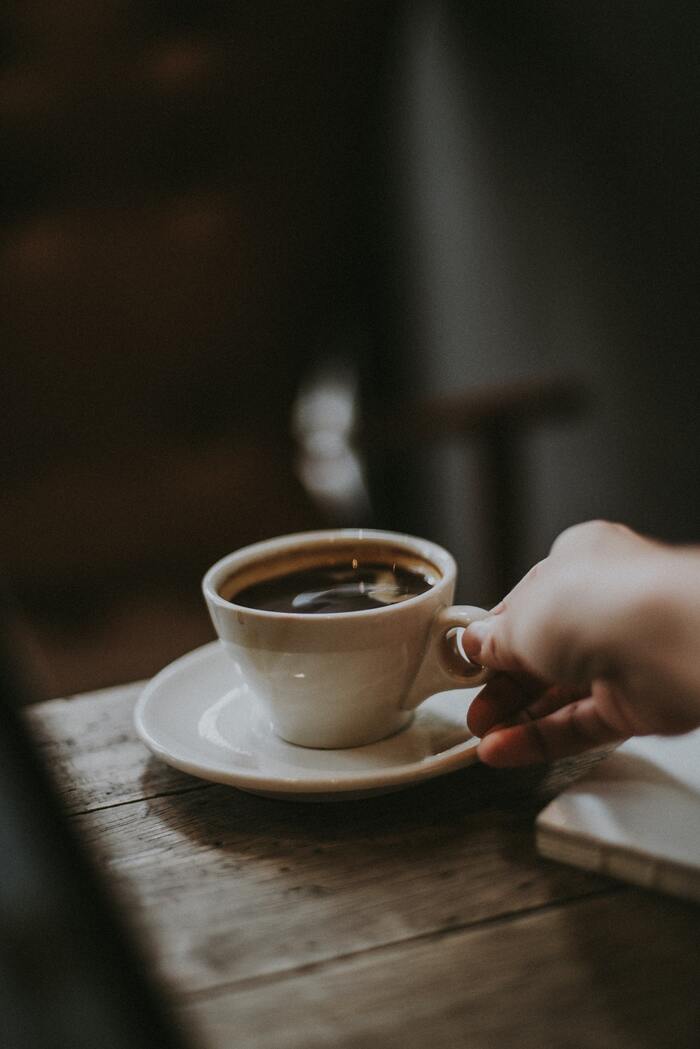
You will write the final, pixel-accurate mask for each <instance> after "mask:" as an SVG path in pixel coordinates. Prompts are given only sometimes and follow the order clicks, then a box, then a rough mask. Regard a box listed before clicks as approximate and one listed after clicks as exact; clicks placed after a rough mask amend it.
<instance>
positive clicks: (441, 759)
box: [133, 640, 479, 795]
mask: <svg viewBox="0 0 700 1049" xmlns="http://www.w3.org/2000/svg"><path fill="white" fill-rule="evenodd" d="M222 648H223V646H222V643H221V641H219V640H215V641H211V642H209V643H207V644H205V645H202V646H200V647H198V648H195V649H192V650H191V651H190V652H187V653H185V654H184V655H182V656H179V657H178V658H177V659H175V660H173V661H172V662H171V663H169V664H168V665H167V666H165V667H163V669H162V670H160V671H158V673H157V674H155V675H154V677H152V678H151V679H150V681H148V683H147V684H146V685H145V687H144V688H143V689H142V690H141V692H140V693H139V696H138V699H137V700H136V704H135V706H134V715H133V720H134V727H135V730H136V733H137V735H138V737H139V739H140V740H141V741H142V742H143V743H144V744H145V745H146V747H148V749H149V750H150V751H151V753H152V754H153V755H154V756H155V757H157V758H159V759H160V760H161V761H163V762H165V764H167V765H169V766H170V767H172V768H175V769H178V770H179V771H181V772H185V773H187V774H188V775H191V776H195V777H196V778H198V779H202V780H206V781H207V782H211V783H219V784H223V785H225V786H232V787H237V788H239V789H240V790H247V791H251V792H256V791H260V792H269V793H270V794H271V795H274V794H278V795H279V794H284V795H293V794H304V795H308V794H319V795H321V794H333V795H338V794H345V793H356V792H358V791H377V790H381V789H382V788H387V790H390V789H392V788H400V787H403V786H410V785H413V784H417V783H420V782H423V781H424V780H428V779H433V778H435V777H437V776H442V775H445V774H447V773H449V772H453V771H457V770H458V769H461V768H465V767H466V766H468V765H471V764H472V763H473V762H475V761H477V760H478V758H477V754H476V748H477V745H478V742H479V740H478V738H477V737H475V736H472V737H471V738H470V739H467V740H463V741H462V742H461V743H457V744H455V745H454V746H453V747H449V748H447V750H445V751H443V752H442V753H441V754H439V755H433V757H429V758H424V759H422V760H420V761H413V762H410V763H409V764H405V765H399V766H396V767H395V768H391V769H387V768H382V767H381V766H380V767H377V768H376V769H373V770H371V771H365V772H340V773H335V774H333V773H331V772H329V773H328V774H327V775H325V776H323V777H318V778H313V779H309V778H307V777H304V776H284V775H280V776H274V775H270V774H269V773H267V774H266V773H264V772H259V773H254V772H248V771H244V770H242V769H241V770H237V769H234V770H232V769H230V768H226V767H224V766H222V765H218V764H217V763H216V762H211V763H207V764H206V765H202V764H201V763H199V762H197V761H193V760H192V759H191V758H188V757H187V756H186V754H183V753H182V752H179V751H178V749H177V748H174V749H173V748H170V747H164V746H163V745H162V744H161V743H160V742H159V741H158V740H157V739H156V738H155V737H154V736H153V735H152V734H151V732H149V730H148V729H147V728H146V725H145V721H144V715H145V713H146V711H147V708H148V706H149V703H150V702H151V701H152V697H153V696H154V694H156V693H157V692H160V690H161V689H162V688H163V687H164V686H167V682H168V681H169V679H170V678H173V677H177V676H178V675H179V673H180V672H181V671H182V670H183V669H184V668H185V667H187V668H191V667H192V665H193V664H195V665H196V664H199V663H204V662H206V661H208V660H210V659H211V658H212V657H214V655H217V654H220V653H221V651H222ZM429 703H430V699H428V700H426V701H425V704H426V705H427V704H429ZM414 723H415V722H412V723H411V725H408V726H406V728H405V729H403V730H402V732H410V731H411V729H412V725H413V724H414ZM385 742H386V741H385V740H379V741H378V742H376V743H372V744H368V747H380V746H382V744H383V743H385ZM289 745H290V746H291V744H289ZM304 749H307V748H304ZM308 749H309V751H310V752H312V753H313V751H314V749H315V748H308ZM362 749H365V748H362ZM318 752H319V753H324V754H327V753H329V752H328V751H323V750H319V751H318Z"/></svg>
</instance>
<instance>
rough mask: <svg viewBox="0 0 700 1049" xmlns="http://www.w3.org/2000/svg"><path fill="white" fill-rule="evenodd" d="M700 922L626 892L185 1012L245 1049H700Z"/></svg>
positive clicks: (224, 1041) (316, 970)
mask: <svg viewBox="0 0 700 1049" xmlns="http://www.w3.org/2000/svg"><path fill="white" fill-rule="evenodd" d="M699 933H700V914H698V911H697V910H695V909H691V908H689V907H688V906H687V905H683V904H679V903H675V902H672V901H670V900H666V899H663V898H661V897H652V898H650V897H646V896H644V895H643V894H642V893H638V892H637V891H636V890H623V891H621V892H620V893H618V894H614V895H612V896H610V897H606V898H603V899H595V900H585V901H579V902H577V903H576V904H573V905H569V906H566V907H559V906H557V907H554V908H551V909H546V910H544V911H540V912H538V913H536V914H532V915H524V916H521V917H516V918H514V919H512V920H509V921H499V922H495V923H490V924H488V925H486V926H484V927H480V928H476V929H467V930H460V931H458V932H456V933H453V934H449V933H448V934H439V935H435V936H433V937H426V938H423V939H420V940H418V941H415V942H412V943H408V944H401V945H399V946H391V947H388V948H384V949H378V950H376V951H371V952H366V953H364V954H362V955H359V956H354V957H350V958H343V959H340V960H338V961H337V962H335V963H331V964H329V965H325V966H323V967H313V968H311V969H309V970H308V971H303V972H298V973H295V974H292V975H290V976H289V977H288V978H286V979H281V980H276V981H275V982H274V983H270V982H268V981H263V982H258V983H252V984H251V985H249V986H240V987H237V988H228V989H226V990H224V989H222V990H221V991H220V992H216V993H215V994H210V995H207V996H203V997H202V998H201V999H199V1000H196V1001H195V1002H193V1003H192V1004H191V1005H190V1006H189V1010H188V1011H189V1012H191V1014H192V1018H193V1020H195V1021H196V1022H197V1023H198V1024H199V1026H200V1028H201V1030H202V1032H203V1033H204V1036H205V1038H206V1042H207V1044H208V1045H211V1046H212V1047H221V1049H224V1047H228V1046H230V1045H231V1044H232V1043H233V1041H235V1042H236V1044H240V1045H244V1046H246V1047H247V1049H301V1047H302V1046H303V1047H304V1049H321V1047H323V1049H325V1047H327V1046H329V1045H333V1046H336V1047H339V1049H367V1047H368V1046H381V1047H382V1049H425V1047H426V1046H430V1049H459V1047H464V1049H510V1047H515V1046H517V1047H518V1049H543V1047H544V1046H546V1047H547V1049H602V1047H605V1049H608V1047H610V1049H646V1047H649V1049H658V1047H659V1046H664V1049H695V1047H696V1046H697V1033H698V1030H699V1029H700V999H698V995H697V969H696V968H694V967H693V966H692V965H689V964H688V962H689V959H693V958H695V959H697V943H698V934H699Z"/></svg>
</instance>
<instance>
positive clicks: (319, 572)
mask: <svg viewBox="0 0 700 1049" xmlns="http://www.w3.org/2000/svg"><path fill="white" fill-rule="evenodd" d="M434 582H435V580H434V578H433V577H431V576H430V575H429V574H427V573H426V574H425V575H424V574H423V573H422V572H415V571H412V570H411V569H409V568H406V567H404V566H402V565H400V564H379V563H364V564H363V563H360V562H358V561H357V560H354V559H353V560H351V561H349V562H347V563H346V564H339V565H332V566H323V567H314V568H307V569H304V570H303V571H296V572H289V573H286V574H284V575H278V576H274V577H273V578H272V579H264V580H261V581H260V582H257V583H252V584H251V585H249V586H246V587H244V588H243V589H242V590H239V591H238V592H236V593H234V594H233V596H232V597H230V598H229V600H231V601H233V602H234V604H237V605H244V606H245V607H246V608H260V609H263V610H265V611H268V612H301V613H307V614H310V615H313V614H318V613H321V612H324V613H328V612H362V611H365V610H367V609H370V608H382V607H384V606H385V605H393V604H396V603H397V602H399V601H407V600H408V599H409V598H411V597H416V596H417V595H418V594H423V593H425V591H426V590H429V589H430V587H431V586H432V585H433V583H434Z"/></svg>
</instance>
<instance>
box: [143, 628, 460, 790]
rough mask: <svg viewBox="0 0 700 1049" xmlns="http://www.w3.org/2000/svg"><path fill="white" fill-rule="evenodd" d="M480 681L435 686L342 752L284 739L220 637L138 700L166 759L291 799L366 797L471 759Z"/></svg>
mask: <svg viewBox="0 0 700 1049" xmlns="http://www.w3.org/2000/svg"><path fill="white" fill-rule="evenodd" d="M478 691H479V689H476V688H470V689H458V690H453V691H450V692H440V693H438V694H437V695H435V696H432V697H431V698H430V699H428V700H426V701H425V702H424V703H422V704H421V705H420V707H419V708H418V710H417V711H416V715H415V717H414V719H413V721H412V722H411V724H410V725H407V726H406V728H404V729H402V730H401V731H400V732H397V733H396V735H394V736H390V737H389V738H388V739H383V740H380V741H379V742H378V743H370V744H369V745H368V746H365V747H351V748H349V749H347V750H313V749H311V748H308V747H297V746H294V745H293V744H291V743H285V742H284V740H282V739H280V738H279V737H278V736H276V735H275V733H274V732H273V731H272V727H271V725H270V722H269V719H268V718H267V717H266V716H265V714H264V712H263V711H262V710H261V708H260V706H259V704H258V703H257V701H256V698H255V695H254V693H253V691H252V689H251V688H250V686H249V685H248V683H247V682H246V680H245V679H244V676H243V674H242V673H241V671H240V669H239V668H238V667H237V665H236V664H235V663H234V662H233V660H232V659H231V657H230V656H229V655H228V653H227V652H226V651H225V649H224V647H223V645H222V644H221V643H220V642H219V641H214V642H212V643H211V644H208V645H204V646H203V647H202V648H198V649H195V650H194V651H193V652H190V653H189V654H188V655H186V656H182V658H180V659H177V660H176V661H175V662H174V663H171V664H170V665H169V666H167V667H165V669H164V670H161V671H160V673H159V674H157V675H156V676H155V677H154V678H153V679H152V681H150V682H149V683H148V685H147V686H146V687H145V689H144V690H143V692H142V693H141V695H140V696H139V699H138V701H137V704H136V709H135V711H134V723H135V726H136V731H137V732H138V734H139V736H140V737H141V739H142V740H143V742H144V743H145V744H146V746H147V747H148V748H149V749H150V750H151V751H152V752H153V754H155V755H156V757H158V758H160V759H161V760H162V761H164V762H166V764H168V765H172V766H173V767H174V768H176V769H180V770H181V771H183V772H187V773H189V774H190V775H191V776H198V777H199V778H200V779H205V780H211V781H213V782H214V783H226V784H229V785H230V786H232V787H238V788H239V789H240V790H245V791H248V792H249V793H251V794H260V795H262V796H263V797H271V798H284V799H287V800H290V801H331V800H336V801H337V800H346V799H351V798H361V797H368V796H371V795H373V794H384V793H389V792H390V791H395V790H401V789H402V788H404V787H409V786H412V785H413V784H415V783H420V782H421V781H422V780H427V779H432V778H433V777H434V776H440V775H443V774H444V773H446V772H452V771H453V770H455V769H459V768H462V767H463V766H464V765H469V764H471V763H472V762H473V761H475V760H476V745H477V743H478V739H476V738H475V737H474V736H472V735H471V733H470V732H469V730H468V728H467V726H466V720H465V711H466V709H467V706H468V705H469V703H470V702H471V700H472V699H473V698H474V696H475V695H476V693H477V692H478Z"/></svg>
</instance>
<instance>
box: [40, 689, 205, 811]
mask: <svg viewBox="0 0 700 1049" xmlns="http://www.w3.org/2000/svg"><path fill="white" fill-rule="evenodd" d="M141 688H142V683H138V682H137V683H135V684H130V685H124V686H121V687H119V688H110V689H103V690H101V691H99V692H91V693H86V694H85V695H83V696H75V697H74V698H72V699H53V700H49V701H48V702H46V703H37V704H36V705H34V706H30V707H27V708H26V710H25V717H26V719H27V723H28V725H29V728H30V730H31V732H32V735H33V738H34V739H35V740H36V742H37V745H38V749H39V753H40V754H41V756H42V757H43V759H44V761H45V762H46V764H47V766H48V768H49V771H50V773H51V775H52V776H53V779H54V782H55V783H56V786H57V788H58V790H59V792H60V794H61V797H62V800H63V803H64V805H65V806H66V808H67V810H68V811H69V812H82V811H85V810H88V809H97V808H102V807H104V806H108V805H118V804H122V803H123V802H125V801H134V800H137V799H141V798H143V797H146V796H151V795H152V794H162V793H165V792H168V791H184V790H187V789H191V788H198V787H201V785H202V784H201V781H200V780H195V779H193V778H192V777H191V776H185V775H184V774H182V773H179V772H176V771H175V770H174V769H170V768H169V767H168V766H167V765H164V764H163V763H162V762H156V761H152V760H151V758H150V755H149V753H148V751H147V749H146V748H145V747H144V745H143V744H142V743H141V741H140V740H139V739H138V738H137V737H136V733H135V732H134V727H133V724H132V712H133V708H134V704H135V702H136V698H137V696H138V695H139V692H140V691H141Z"/></svg>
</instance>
